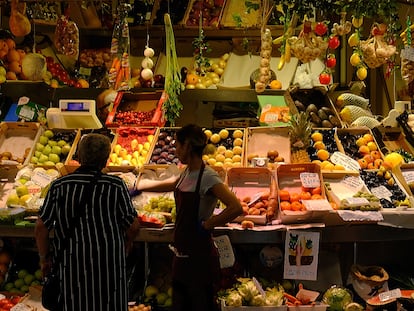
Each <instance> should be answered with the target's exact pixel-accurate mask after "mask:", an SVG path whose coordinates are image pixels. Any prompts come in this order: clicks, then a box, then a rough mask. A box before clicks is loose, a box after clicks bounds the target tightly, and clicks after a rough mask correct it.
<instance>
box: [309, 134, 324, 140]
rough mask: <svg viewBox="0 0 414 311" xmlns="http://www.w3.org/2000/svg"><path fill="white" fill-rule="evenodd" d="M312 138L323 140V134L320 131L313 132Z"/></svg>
mask: <svg viewBox="0 0 414 311" xmlns="http://www.w3.org/2000/svg"><path fill="white" fill-rule="evenodd" d="M311 138H312V140H313V141H314V142H315V141H322V140H323V135H322V133H321V132H313V133H312V135H311Z"/></svg>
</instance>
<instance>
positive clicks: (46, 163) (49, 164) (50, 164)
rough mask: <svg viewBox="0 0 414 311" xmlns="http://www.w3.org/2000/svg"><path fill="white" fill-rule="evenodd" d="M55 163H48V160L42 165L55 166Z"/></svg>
mask: <svg viewBox="0 0 414 311" xmlns="http://www.w3.org/2000/svg"><path fill="white" fill-rule="evenodd" d="M55 164H56V163H55V162H52V161H50V160H47V161H46V162H44V163H43V165H45V166H55Z"/></svg>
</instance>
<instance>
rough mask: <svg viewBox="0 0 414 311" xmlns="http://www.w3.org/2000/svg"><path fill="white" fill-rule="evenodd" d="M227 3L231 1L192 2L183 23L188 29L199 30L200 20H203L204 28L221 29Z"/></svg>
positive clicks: (196, 0)
mask: <svg viewBox="0 0 414 311" xmlns="http://www.w3.org/2000/svg"><path fill="white" fill-rule="evenodd" d="M226 2H231V1H226V0H213V1H203V0H190V3H189V4H188V6H187V10H186V12H185V16H184V18H183V20H182V22H181V23H182V25H183V26H185V27H186V28H199V27H200V18H202V20H203V21H202V26H203V28H204V29H215V28H219V26H220V21H221V18H222V15H223V11H224V8H225V4H226ZM233 2H234V1H233ZM236 2H237V1H236Z"/></svg>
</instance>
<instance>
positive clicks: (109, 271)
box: [40, 172, 137, 311]
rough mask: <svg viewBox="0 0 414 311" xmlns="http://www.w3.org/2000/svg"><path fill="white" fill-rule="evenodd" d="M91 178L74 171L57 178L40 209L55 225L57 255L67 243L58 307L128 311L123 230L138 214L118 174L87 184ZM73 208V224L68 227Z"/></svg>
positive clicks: (89, 174)
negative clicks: (61, 293)
mask: <svg viewBox="0 0 414 311" xmlns="http://www.w3.org/2000/svg"><path fill="white" fill-rule="evenodd" d="M93 177H94V174H93V173H92V172H75V173H73V174H69V175H66V176H63V177H61V178H59V179H57V180H55V181H54V182H53V183H52V185H51V187H50V189H49V191H48V193H47V196H46V198H45V201H44V204H43V206H42V207H41V209H40V217H41V219H42V220H43V222H44V223H45V225H46V227H47V228H48V229H49V230H51V229H54V238H53V244H54V246H55V247H54V252H55V253H54V256H55V258H56V255H57V251H56V250H59V249H60V248H61V247H62V246H63V247H65V250H64V252H63V257H61V258H62V260H63V263H61V265H60V269H59V271H60V275H61V280H62V281H63V284H62V286H63V305H64V307H63V309H62V310H73V311H75V310H76V311H82V310H85V311H104V310H108V311H113V310H120V311H121V310H125V311H126V310H127V302H128V297H127V296H128V291H127V279H126V254H125V240H126V239H125V232H126V230H127V228H129V226H130V225H131V224H132V222H133V221H134V219H135V217H136V215H137V214H136V210H135V209H134V207H133V205H132V202H131V199H130V196H129V193H128V190H127V188H126V186H125V184H124V182H123V181H122V179H121V178H119V177H117V176H112V175H106V174H102V175H101V176H100V177H99V179H97V180H96V181H94V182H93V183H92V184H90V182H91V180H92V179H93ZM88 184H90V185H89V186H88ZM88 187H89V188H88ZM82 198H84V199H83V200H82ZM91 203H92V204H91ZM75 209H76V216H75V217H76V218H77V219H76V221H75V223H76V224H77V225H76V227H75V228H73V227H72V228H69V226H70V222H71V219H72V218H73V217H74V211H75ZM82 209H85V210H83V211H81V210H82ZM73 230H75V232H74V234H73ZM66 237H69V238H70V240H69V243H68V242H64V240H65V238H66Z"/></svg>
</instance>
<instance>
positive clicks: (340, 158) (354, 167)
mask: <svg viewBox="0 0 414 311" xmlns="http://www.w3.org/2000/svg"><path fill="white" fill-rule="evenodd" d="M330 160H331V162H332V163H333V164H338V165H342V166H343V167H344V168H345V169H346V170H348V171H359V169H360V168H361V167H360V166H359V163H358V162H357V161H355V160H354V159H352V158H351V157H349V156H347V155H346V154H344V153H341V152H339V151H335V152H334V153H333V154H332V155H331V157H330Z"/></svg>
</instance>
